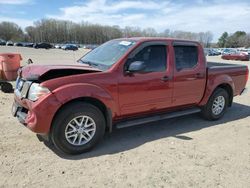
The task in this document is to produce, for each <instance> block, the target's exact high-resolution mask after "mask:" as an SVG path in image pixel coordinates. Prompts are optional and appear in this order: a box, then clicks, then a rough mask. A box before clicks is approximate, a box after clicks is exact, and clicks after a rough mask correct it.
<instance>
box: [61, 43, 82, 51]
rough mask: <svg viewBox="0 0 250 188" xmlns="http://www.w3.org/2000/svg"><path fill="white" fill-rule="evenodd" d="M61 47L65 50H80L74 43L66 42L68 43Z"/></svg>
mask: <svg viewBox="0 0 250 188" xmlns="http://www.w3.org/2000/svg"><path fill="white" fill-rule="evenodd" d="M61 48H62V49H63V50H73V51H76V50H78V47H77V46H75V45H73V44H66V45H64V46H62V47H61Z"/></svg>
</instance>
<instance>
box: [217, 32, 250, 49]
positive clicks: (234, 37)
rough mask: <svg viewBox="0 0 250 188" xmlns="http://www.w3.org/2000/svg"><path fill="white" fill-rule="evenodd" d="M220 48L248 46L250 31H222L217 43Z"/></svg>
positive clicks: (249, 43) (249, 44)
mask: <svg viewBox="0 0 250 188" xmlns="http://www.w3.org/2000/svg"><path fill="white" fill-rule="evenodd" d="M217 45H218V47H220V48H225V47H226V48H238V47H247V48H249V47H250V33H246V32H245V31H236V32H235V33H233V34H230V35H229V34H228V33H227V32H224V33H223V34H222V35H221V37H220V38H219V40H218V43H217Z"/></svg>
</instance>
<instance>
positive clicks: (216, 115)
mask: <svg viewBox="0 0 250 188" xmlns="http://www.w3.org/2000/svg"><path fill="white" fill-rule="evenodd" d="M220 101H221V102H220ZM223 101H224V105H222V104H223ZM216 103H217V104H216ZM218 103H219V104H218ZM228 104H229V94H228V92H227V91H226V90H225V89H222V88H218V89H216V90H215V91H214V92H213V94H212V95H211V97H210V98H209V100H208V102H207V104H206V105H205V106H204V107H203V108H202V111H201V114H202V116H203V118H205V119H207V120H218V119H220V118H221V117H222V116H223V115H224V114H225V111H226V109H227V108H228ZM217 105H218V106H219V107H218V108H217V110H216V106H217ZM221 106H223V107H221Z"/></svg>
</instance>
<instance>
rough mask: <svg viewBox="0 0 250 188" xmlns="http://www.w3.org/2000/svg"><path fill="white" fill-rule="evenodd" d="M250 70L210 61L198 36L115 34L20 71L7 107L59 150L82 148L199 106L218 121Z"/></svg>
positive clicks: (242, 88) (78, 150)
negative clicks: (67, 60)
mask: <svg viewBox="0 0 250 188" xmlns="http://www.w3.org/2000/svg"><path fill="white" fill-rule="evenodd" d="M248 73H249V71H248V68H247V66H241V65H233V64H222V63H207V62H206V58H205V56H204V53H203V48H202V46H201V45H200V44H199V43H198V42H195V41H186V40H177V39H168V38H123V39H115V40H111V41H109V42H106V43H104V44H103V45H101V46H99V47H97V48H96V49H94V50H92V51H90V52H89V53H87V54H86V55H84V56H83V57H82V58H80V59H79V60H78V63H75V64H72V65H29V66H25V67H23V68H22V69H20V70H19V72H18V75H19V76H18V78H17V81H16V89H15V94H14V95H15V97H14V103H13V107H12V113H13V116H15V117H17V118H18V120H19V121H20V122H21V123H22V124H23V125H25V126H26V127H28V128H29V129H31V130H32V131H33V132H35V133H37V134H38V135H40V136H39V137H40V138H41V137H46V136H47V137H48V138H49V140H50V141H51V142H52V143H53V144H54V145H55V146H56V148H57V149H59V150H61V151H63V152H65V153H69V154H79V153H82V152H85V151H87V150H89V149H91V148H93V147H94V146H95V145H96V144H97V143H98V142H99V141H100V140H101V138H102V137H103V135H104V133H105V132H111V131H112V129H113V128H123V127H129V126H135V125H140V124H145V123H148V122H153V121H158V120H162V119H167V118H173V117H178V116H183V115H188V114H192V113H198V112H200V113H201V114H202V116H203V117H204V118H206V119H208V120H217V119H219V118H221V117H222V116H223V115H224V113H225V111H226V109H227V108H228V107H230V106H231V105H232V102H233V97H234V96H236V95H241V94H242V93H243V92H245V86H246V82H247V80H248Z"/></svg>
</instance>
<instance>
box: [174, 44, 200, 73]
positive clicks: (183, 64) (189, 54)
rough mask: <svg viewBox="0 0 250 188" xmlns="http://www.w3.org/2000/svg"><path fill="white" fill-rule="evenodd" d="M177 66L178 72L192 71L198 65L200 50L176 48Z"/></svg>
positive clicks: (195, 48) (187, 47)
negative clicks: (183, 70)
mask: <svg viewBox="0 0 250 188" xmlns="http://www.w3.org/2000/svg"><path fill="white" fill-rule="evenodd" d="M174 52H175V66H176V69H177V70H178V71H180V70H182V69H192V68H194V67H195V66H196V65H197V63H198V49H197V47H196V46H174Z"/></svg>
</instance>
